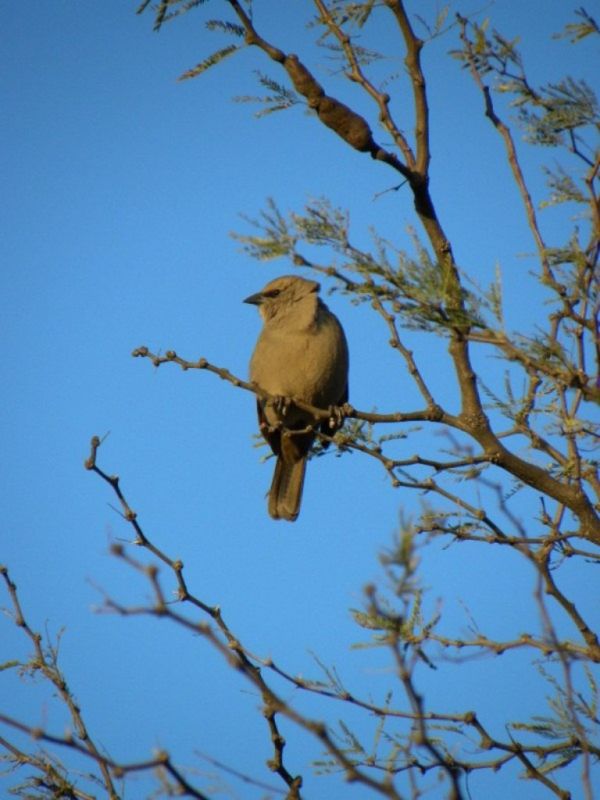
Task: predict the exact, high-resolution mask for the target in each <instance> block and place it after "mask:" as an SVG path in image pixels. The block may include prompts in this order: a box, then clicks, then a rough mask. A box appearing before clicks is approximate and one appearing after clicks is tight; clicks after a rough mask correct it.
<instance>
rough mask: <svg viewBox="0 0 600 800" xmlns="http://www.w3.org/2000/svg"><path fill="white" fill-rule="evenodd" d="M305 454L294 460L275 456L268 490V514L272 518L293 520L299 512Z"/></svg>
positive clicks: (304, 469)
mask: <svg viewBox="0 0 600 800" xmlns="http://www.w3.org/2000/svg"><path fill="white" fill-rule="evenodd" d="M305 471H306V456H303V457H301V458H299V459H295V460H285V459H284V458H283V456H282V455H279V456H278V457H277V463H276V464H275V472H274V473H273V481H272V483H271V490H270V492H269V514H270V515H271V516H272V517H273V519H287V520H288V521H289V522H293V521H294V520H295V519H296V517H297V516H298V514H299V513H300V502H301V500H302V487H303V486H304V473H305Z"/></svg>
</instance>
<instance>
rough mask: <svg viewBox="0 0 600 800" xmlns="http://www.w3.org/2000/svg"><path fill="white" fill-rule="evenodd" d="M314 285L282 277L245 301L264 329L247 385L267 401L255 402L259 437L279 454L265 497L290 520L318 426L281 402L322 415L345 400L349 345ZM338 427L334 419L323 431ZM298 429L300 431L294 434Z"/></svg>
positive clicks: (278, 514)
mask: <svg viewBox="0 0 600 800" xmlns="http://www.w3.org/2000/svg"><path fill="white" fill-rule="evenodd" d="M319 289H320V286H319V284H318V283H317V282H316V281H310V280H305V279H304V278H300V277H297V276H296V275H283V276H282V277H281V278H276V279H275V280H273V281H271V282H270V283H268V284H267V285H266V286H265V288H264V289H262V291H260V292H257V294H253V295H251V296H250V297H247V298H246V299H245V300H244V302H245V303H252V304H253V305H256V306H258V310H259V312H260V315H261V317H262V319H263V322H264V325H263V329H262V331H261V333H260V336H259V337H258V341H257V343H256V347H255V349H254V353H253V355H252V359H251V361H250V380H251V381H253V382H254V383H256V384H258V386H260V388H261V389H264V390H265V391H266V392H268V393H269V394H270V395H272V399H269V400H263V399H261V398H257V406H258V422H259V426H260V431H261V433H262V435H263V436H264V437H265V439H266V440H267V442H268V443H269V444H270V446H271V449H272V451H273V452H274V453H275V455H276V456H277V463H276V464H275V472H274V474H273V481H272V483H271V489H270V492H269V514H270V515H271V516H272V517H273V519H286V520H289V521H290V522H293V521H294V520H295V519H296V518H297V516H298V513H299V511H300V501H301V499H302V487H303V485H304V472H305V469H306V459H307V456H308V452H309V450H310V448H311V446H312V443H313V441H314V439H315V433H314V432H313V431H312V430H308V431H306V430H305V429H306V428H307V427H311V426H315V425H317V424H319V423H318V420H317V419H315V417H314V416H313V415H312V414H310V413H308V412H306V411H303V410H302V409H300V408H298V407H297V406H296V405H294V403H289V402H286V401H285V399H286V398H296V399H298V400H303V401H304V402H306V403H308V404H310V405H312V406H315V407H317V408H320V409H327V408H329V407H330V406H339V405H342V404H343V403H345V402H347V400H348V345H347V344H346V337H345V335H344V331H343V329H342V326H341V325H340V323H339V321H338V319H337V317H336V316H335V315H334V314H332V313H331V311H330V310H329V309H328V308H327V306H326V305H325V303H324V302H323V301H322V300H321V299H320V298H319V296H318V291H319ZM337 427H339V421H337V420H336V419H335V418H333V417H332V419H331V420H326V421H324V422H321V423H320V428H321V431H322V432H323V433H327V434H331V433H332V432H333V431H335V430H336V429H337ZM293 431H302V433H293Z"/></svg>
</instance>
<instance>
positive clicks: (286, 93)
mask: <svg viewBox="0 0 600 800" xmlns="http://www.w3.org/2000/svg"><path fill="white" fill-rule="evenodd" d="M254 74H255V75H257V76H258V81H259V83H260V85H261V86H264V88H265V89H268V90H269V91H271V92H272V94H270V95H266V96H262V97H257V96H253V95H241V96H238V97H234V98H233V99H234V100H235V102H236V103H260V104H261V105H262V106H263V108H261V109H260V111H257V112H256V113H255V116H256V117H257V118H260V117H266V116H267V115H268V114H272V113H274V112H275V111H283V110H285V109H288V108H291V107H292V106H295V105H297V104H298V103H299V102H300V101H299V99H298V95H297V94H296V92H294V91H293V90H292V89H288V88H287V86H284V85H283V84H282V83H279V81H276V80H274V79H273V78H269V77H268V76H267V75H264V74H263V73H262V72H259V71H258V70H255V72H254Z"/></svg>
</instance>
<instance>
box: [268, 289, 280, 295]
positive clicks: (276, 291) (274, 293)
mask: <svg viewBox="0 0 600 800" xmlns="http://www.w3.org/2000/svg"><path fill="white" fill-rule="evenodd" d="M278 294H281V289H271V291H269V292H265V296H266V297H277V295H278Z"/></svg>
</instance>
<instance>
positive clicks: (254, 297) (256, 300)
mask: <svg viewBox="0 0 600 800" xmlns="http://www.w3.org/2000/svg"><path fill="white" fill-rule="evenodd" d="M263 299H264V298H263V296H262V292H257V293H256V294H251V295H250V297H247V298H246V299H245V300H244V301H243V302H244V303H250V304H251V305H253V306H259V305H260V304H261V303H262V301H263Z"/></svg>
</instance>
